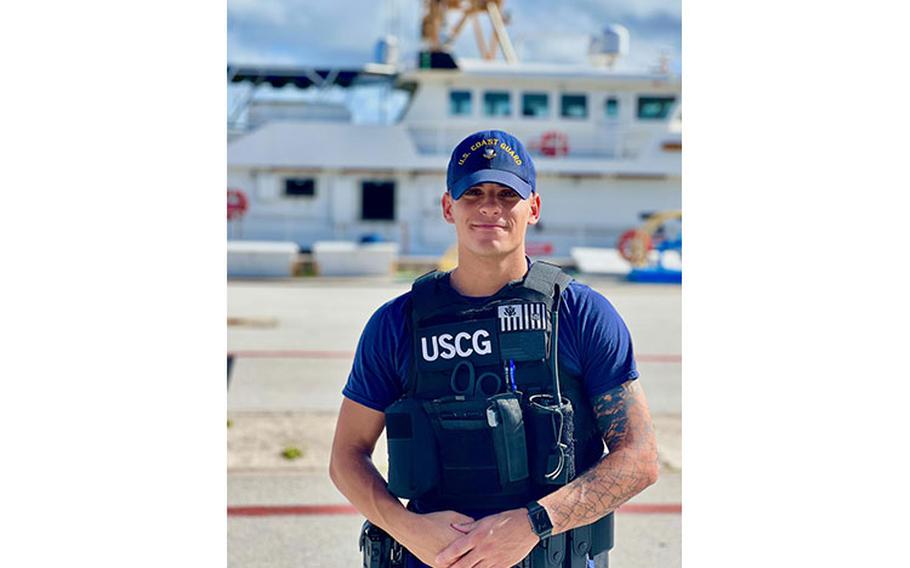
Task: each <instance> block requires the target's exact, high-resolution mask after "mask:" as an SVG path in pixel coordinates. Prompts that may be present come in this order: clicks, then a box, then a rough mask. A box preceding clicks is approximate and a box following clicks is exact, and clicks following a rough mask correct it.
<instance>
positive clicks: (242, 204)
mask: <svg viewBox="0 0 910 568" xmlns="http://www.w3.org/2000/svg"><path fill="white" fill-rule="evenodd" d="M248 206H249V201H247V198H246V194H245V193H243V191H241V190H239V189H230V188H228V190H227V218H228V220H229V221H230V220H233V219H239V218H240V217H243V214H244V213H246V210H247V207H248Z"/></svg>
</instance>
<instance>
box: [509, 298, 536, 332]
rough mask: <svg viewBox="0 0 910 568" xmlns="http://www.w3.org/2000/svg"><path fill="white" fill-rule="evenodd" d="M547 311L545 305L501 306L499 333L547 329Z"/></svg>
mask: <svg viewBox="0 0 910 568" xmlns="http://www.w3.org/2000/svg"><path fill="white" fill-rule="evenodd" d="M545 310H546V306H545V305H544V304H543V303H533V304H510V305H508V306H499V331H524V330H526V329H546V328H547V322H546V320H545V319H544V314H545V313H546V311H545Z"/></svg>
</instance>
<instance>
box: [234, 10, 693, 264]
mask: <svg viewBox="0 0 910 568" xmlns="http://www.w3.org/2000/svg"><path fill="white" fill-rule="evenodd" d="M504 1H505V0H424V2H423V10H424V14H423V19H422V32H421V37H422V41H423V43H422V46H421V49H420V51H419V53H418V54H417V56H416V57H414V58H412V59H410V60H409V61H405V62H399V61H398V55H397V42H396V40H395V38H394V37H388V38H385V39H382V40H381V41H380V42H379V44H378V49H377V53H378V57H377V61H375V62H371V63H366V64H364V65H360V66H347V67H331V66H325V67H302V66H279V65H239V64H231V63H229V64H228V67H227V72H228V81H229V83H230V84H234V85H245V86H247V88H248V89H249V93H250V95H249V96H248V97H247V100H246V101H245V102H244V104H243V105H242V110H243V114H244V116H245V117H246V120H245V123H244V124H243V126H242V127H239V128H238V127H237V125H236V123H229V138H228V147H227V165H228V172H227V174H228V175H227V179H228V195H229V222H228V239H229V240H254V241H284V242H293V243H296V245H297V247H298V248H299V250H300V251H302V252H309V251H311V250H312V249H313V247H314V246H315V245H316V243H318V242H320V241H353V242H357V241H361V242H362V241H387V242H393V243H397V247H398V251H399V253H400V254H401V255H404V256H408V255H411V256H439V255H442V254H443V253H444V251H446V250H447V249H449V248H450V247H451V245H452V243H453V242H454V232H453V230H452V228H451V227H450V226H449V225H448V224H447V223H446V222H445V221H444V220H443V218H442V214H441V206H440V198H441V196H442V194H443V192H444V191H445V189H446V185H445V180H446V167H447V164H448V159H449V156H450V153H451V151H452V149H453V148H454V147H455V145H456V144H457V143H458V142H459V141H460V140H462V139H463V138H464V137H465V136H467V135H469V134H471V133H473V132H476V131H480V130H488V129H500V130H505V131H507V132H510V133H512V134H513V135H515V136H516V137H518V138H519V139H520V140H522V141H523V142H524V144H525V146H526V147H527V149H528V150H529V152H530V153H531V155H532V159H533V161H534V164H535V167H536V170H537V188H538V192H539V194H540V196H541V208H542V209H541V212H542V215H541V222H540V223H539V224H537V225H535V226H533V227H531V228H530V229H529V232H528V236H527V249H528V253H529V254H530V255H532V256H537V257H556V258H558V257H568V256H569V254H570V250H571V249H572V247H579V246H580V247H614V248H615V247H616V245H617V240H618V239H619V237H620V235H622V234H623V233H624V232H626V231H628V230H629V229H630V228H632V227H635V226H636V225H638V224H640V223H641V222H642V220H643V219H646V218H648V216H650V215H652V214H654V213H655V212H659V211H667V210H678V209H680V208H681V153H682V110H681V102H682V101H681V98H682V97H681V77H680V75H679V74H678V73H675V72H673V71H671V70H670V69H669V66H668V65H667V64H666V61H665V62H663V64H662V65H655V66H654V67H653V68H649V69H642V70H640V71H634V72H630V71H628V70H618V69H617V66H616V62H617V61H618V60H619V59H620V58H622V57H623V56H624V55H625V54H626V53H628V45H629V34H628V31H627V30H626V29H625V28H623V27H622V26H619V25H608V26H606V27H605V28H604V30H603V32H602V33H601V34H600V35H598V36H595V37H592V39H591V43H590V49H589V53H588V56H589V64H557V63H542V62H531V61H519V60H518V58H517V56H516V54H515V50H514V47H513V46H512V43H511V41H510V38H509V35H508V31H507V26H506V24H507V22H506V21H505V19H504V18H503V3H504ZM481 22H483V23H484V25H488V26H489V27H490V30H491V31H490V32H489V37H487V34H486V32H485V30H484V27H482V26H481ZM469 25H470V26H472V27H473V28H474V32H475V37H476V40H477V43H478V51H479V53H480V54H481V57H480V58H475V59H470V58H461V57H459V56H458V55H457V54H455V53H454V52H453V50H452V45H453V44H454V41H455V38H457V37H458V35H459V34H460V33H461V32H462V31H464V30H465V29H466V28H467V27H468V26H469ZM264 85H269V86H271V87H277V88H280V87H284V86H286V85H293V86H294V87H295V88H296V89H298V90H302V91H306V90H314V89H316V90H320V89H322V90H325V89H327V88H330V87H331V88H335V89H337V88H343V89H357V88H376V87H377V86H378V87H379V89H380V90H382V91H385V92H394V93H399V94H403V95H404V96H405V97H406V100H407V102H406V104H405V105H404V106H403V109H402V110H401V112H400V115H399V116H397V117H394V119H393V120H390V121H388V122H387V123H378V124H362V123H357V122H355V121H354V120H353V119H352V114H351V112H350V109H349V108H345V107H344V105H343V104H337V103H325V102H321V103H320V102H314V101H312V100H309V101H304V102H300V101H289V100H277V99H269V98H259V99H257V97H256V96H255V92H256V89H257V88H258V87H260V86H264ZM236 114H237V113H235V116H236ZM232 207H233V209H231V208H232Z"/></svg>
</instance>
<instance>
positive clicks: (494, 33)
mask: <svg viewBox="0 0 910 568" xmlns="http://www.w3.org/2000/svg"><path fill="white" fill-rule="evenodd" d="M504 3H505V0H424V2H423V5H424V12H423V20H422V25H421V33H420V35H421V38H422V39H423V41H424V43H425V44H426V45H427V48H428V49H429V51H431V52H440V51H449V50H450V49H451V48H452V44H454V43H455V40H456V39H458V35H459V34H460V33H461V31H462V29H464V26H465V24H466V23H467V22H468V20H470V21H471V25H472V26H473V28H474V37H475V40H476V41H477V49H478V50H479V51H480V55H481V57H483V58H484V59H486V60H488V61H490V60H493V59H495V58H496V53H497V49H499V50H501V51H502V56H503V58H504V59H505V60H506V62H508V63H517V62H518V56H516V55H515V49H514V48H513V47H512V41H511V40H510V39H509V33H508V32H507V31H506V24H508V16H504V15H503V11H502V5H503V4H504ZM449 12H454V13H456V14H457V15H460V17H459V18H458V22H457V23H456V24H455V27H453V28H452V31H451V32H449V33H448V34H447V35H446V37H445V38H443V34H444V33H445V30H446V26H447V16H448V13H449ZM484 16H486V17H488V18H489V19H490V24H491V27H492V30H491V32H490V38H489V40H488V39H487V38H486V35H485V33H484V30H483V26H482V25H481V22H480V20H481V19H482V18H483V17H484Z"/></svg>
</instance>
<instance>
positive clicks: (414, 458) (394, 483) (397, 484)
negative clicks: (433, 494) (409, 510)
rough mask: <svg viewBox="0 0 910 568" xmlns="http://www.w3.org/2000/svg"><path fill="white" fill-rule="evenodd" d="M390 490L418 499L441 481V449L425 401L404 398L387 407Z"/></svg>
mask: <svg viewBox="0 0 910 568" xmlns="http://www.w3.org/2000/svg"><path fill="white" fill-rule="evenodd" d="M385 427H386V437H387V439H388V446H389V491H391V492H392V494H393V495H395V496H397V497H402V498H404V499H414V498H416V497H420V496H421V495H423V494H424V493H427V492H428V491H430V490H431V489H433V488H435V487H436V486H437V485H439V452H438V450H437V447H436V441H435V440H434V438H433V428H432V426H431V424H430V419H429V417H428V416H427V412H426V410H425V407H424V404H423V401H420V400H415V399H413V398H403V399H401V400H399V401H397V402H395V403H393V404H392V405H390V406H389V407H388V408H387V409H386V411H385Z"/></svg>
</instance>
